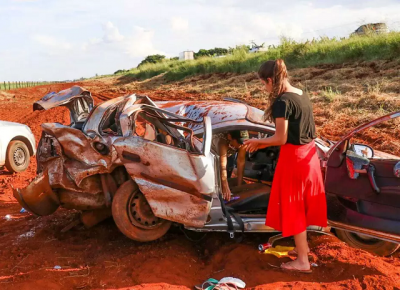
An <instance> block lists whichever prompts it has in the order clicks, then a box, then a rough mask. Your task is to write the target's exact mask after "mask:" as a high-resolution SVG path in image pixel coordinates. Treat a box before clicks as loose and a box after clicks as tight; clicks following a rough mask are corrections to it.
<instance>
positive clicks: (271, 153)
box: [226, 131, 279, 214]
mask: <svg viewBox="0 0 400 290" xmlns="http://www.w3.org/2000/svg"><path fill="white" fill-rule="evenodd" d="M268 136H269V135H268V134H266V133H261V132H256V131H249V137H250V139H251V138H266V137H268ZM278 156H279V147H277V146H274V147H268V148H265V149H261V150H258V151H256V152H254V153H246V157H245V169H244V174H243V183H242V185H240V186H237V178H236V177H235V176H236V174H235V171H236V169H237V168H236V161H237V154H235V155H232V156H230V157H229V158H228V169H227V170H228V181H229V186H230V189H231V193H232V198H231V200H230V201H229V202H226V206H228V207H229V208H231V209H233V211H235V212H237V213H240V214H265V213H266V211H267V207H268V201H269V195H270V191H271V183H272V179H273V176H274V172H275V168H276V164H277V161H278ZM233 175H235V176H233Z"/></svg>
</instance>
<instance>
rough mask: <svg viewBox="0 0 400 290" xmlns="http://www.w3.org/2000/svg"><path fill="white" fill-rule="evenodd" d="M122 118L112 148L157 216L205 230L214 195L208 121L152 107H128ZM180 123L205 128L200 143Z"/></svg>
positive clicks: (142, 105)
mask: <svg viewBox="0 0 400 290" xmlns="http://www.w3.org/2000/svg"><path fill="white" fill-rule="evenodd" d="M121 118H122V119H121V124H124V125H123V126H122V127H123V136H124V137H123V138H120V139H118V140H116V141H115V142H114V144H113V146H114V147H115V149H116V150H117V152H118V156H119V158H120V159H121V161H122V163H123V164H124V166H125V168H126V169H127V172H128V173H129V175H130V176H131V178H132V180H133V181H134V182H135V183H136V184H137V186H138V187H139V189H140V191H141V192H142V193H143V195H144V196H145V198H146V200H147V202H148V203H149V205H150V207H151V210H152V211H153V213H154V215H155V216H156V217H159V218H162V219H165V220H170V221H174V222H177V223H180V224H184V225H186V226H192V227H203V226H204V224H205V222H206V220H207V216H208V213H209V211H210V208H211V201H212V195H213V193H214V192H215V174H214V156H213V155H212V154H211V153H210V149H211V138H212V136H211V134H212V132H211V121H210V119H209V118H208V117H205V118H204V119H203V120H202V121H195V120H191V119H188V118H185V117H182V116H179V115H175V114H172V113H170V112H167V111H164V110H161V109H158V108H156V107H153V106H151V105H148V104H138V105H134V106H132V107H130V108H129V112H124V113H123V115H122V116H121ZM176 123H179V124H184V123H203V126H204V127H205V130H204V135H203V138H202V141H200V140H199V139H196V138H195V137H194V136H193V132H192V130H191V129H189V128H187V127H186V126H181V125H177V124H176ZM128 124H130V128H128V127H127V126H128Z"/></svg>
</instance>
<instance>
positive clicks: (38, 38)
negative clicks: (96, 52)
mask: <svg viewBox="0 0 400 290" xmlns="http://www.w3.org/2000/svg"><path fill="white" fill-rule="evenodd" d="M31 38H32V40H33V41H35V42H37V43H38V44H40V45H41V46H43V47H44V48H45V49H46V50H45V52H46V53H48V54H49V55H60V54H64V53H66V52H69V51H71V50H72V48H73V45H72V44H71V43H69V42H67V41H65V40H62V39H57V38H55V37H53V36H49V35H44V34H35V35H32V37H31Z"/></svg>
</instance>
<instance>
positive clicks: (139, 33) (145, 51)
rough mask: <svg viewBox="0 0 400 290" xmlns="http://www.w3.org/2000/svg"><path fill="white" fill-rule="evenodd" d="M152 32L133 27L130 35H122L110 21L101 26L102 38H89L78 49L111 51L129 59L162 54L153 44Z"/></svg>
mask: <svg viewBox="0 0 400 290" xmlns="http://www.w3.org/2000/svg"><path fill="white" fill-rule="evenodd" d="M153 38H154V30H151V29H145V28H143V27H140V26H134V27H133V30H131V33H130V34H127V35H122V34H121V33H120V32H119V29H118V27H117V26H116V25H114V24H113V23H112V22H111V21H108V22H106V23H105V24H104V25H103V37H102V38H91V39H90V40H89V41H87V42H85V43H83V45H81V46H80V47H81V48H82V50H84V51H86V52H95V51H96V52H102V51H106V50H107V51H113V52H114V53H115V54H117V53H119V54H120V53H123V54H125V55H126V56H128V57H130V58H139V57H145V56H148V55H151V54H164V55H165V53H164V52H162V51H160V50H158V49H156V48H155V47H154V44H153Z"/></svg>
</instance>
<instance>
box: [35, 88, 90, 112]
mask: <svg viewBox="0 0 400 290" xmlns="http://www.w3.org/2000/svg"><path fill="white" fill-rule="evenodd" d="M76 98H85V99H87V101H88V102H89V103H90V104H91V105H92V107H93V98H92V96H91V94H90V92H89V91H88V90H86V89H84V88H82V87H80V86H73V87H71V88H69V89H66V90H63V91H60V92H58V93H54V92H52V93H49V94H47V95H45V96H44V97H43V98H42V99H41V100H39V101H37V102H35V103H34V110H35V109H42V110H48V109H51V108H55V107H58V106H63V105H65V104H67V103H69V102H71V101H73V100H74V99H76ZM35 106H36V108H35Z"/></svg>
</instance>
